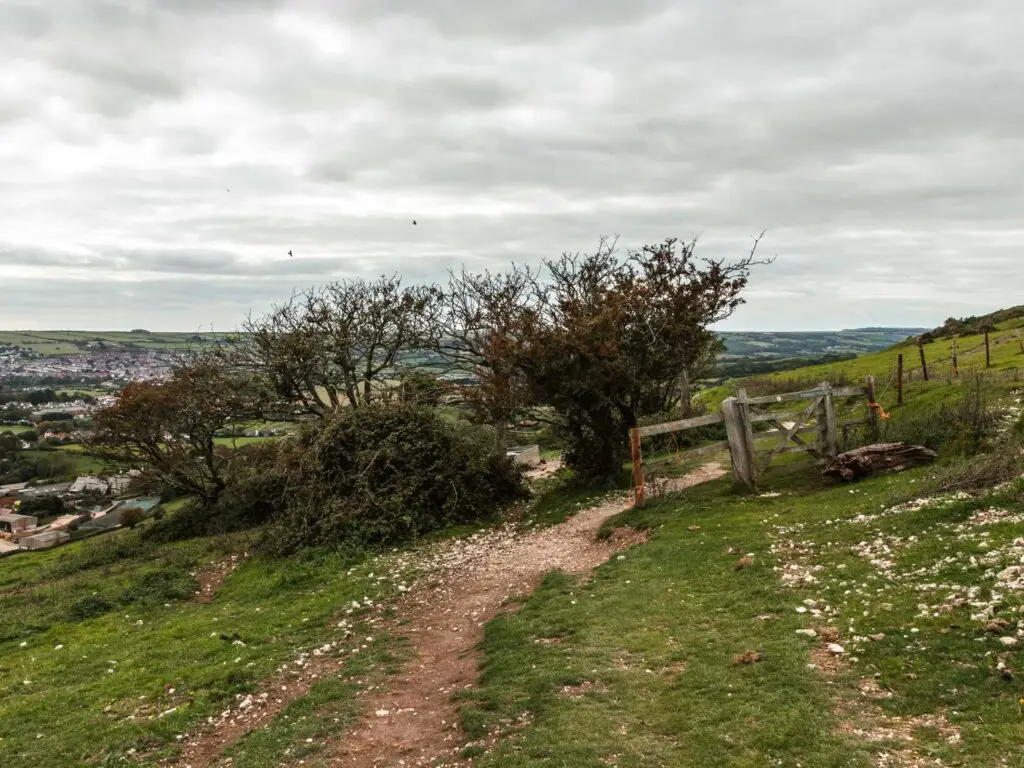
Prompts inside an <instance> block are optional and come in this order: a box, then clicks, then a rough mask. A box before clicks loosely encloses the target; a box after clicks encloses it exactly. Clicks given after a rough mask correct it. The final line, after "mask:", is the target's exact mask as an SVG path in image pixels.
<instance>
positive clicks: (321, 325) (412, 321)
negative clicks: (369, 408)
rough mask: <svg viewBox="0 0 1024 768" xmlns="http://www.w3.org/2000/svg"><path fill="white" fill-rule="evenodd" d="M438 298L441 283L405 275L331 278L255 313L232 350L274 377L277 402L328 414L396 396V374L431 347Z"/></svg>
mask: <svg viewBox="0 0 1024 768" xmlns="http://www.w3.org/2000/svg"><path fill="white" fill-rule="evenodd" d="M437 302H438V292H437V290H436V289H435V288H433V287H430V286H427V287H423V286H411V287H410V286H403V285H402V282H401V279H400V278H398V277H397V276H393V277H384V276H382V277H380V278H378V279H377V280H375V281H373V282H368V281H365V280H346V281H342V282H334V283H329V284H328V285H327V286H325V287H324V288H323V289H320V290H310V291H305V292H302V293H298V294H296V295H294V296H293V297H292V298H291V300H290V301H288V302H287V303H285V304H283V305H281V306H278V307H276V308H275V309H274V310H273V311H272V312H271V313H270V314H269V315H266V316H264V317H261V318H258V319H252V318H250V319H249V320H248V321H247V322H246V323H245V326H244V330H245V331H246V335H245V336H244V337H242V339H241V340H240V343H239V344H236V345H233V346H234V349H233V350H232V351H231V352H230V353H228V354H230V355H231V356H232V357H233V358H234V359H236V360H240V361H241V362H242V364H244V365H247V366H248V367H249V368H250V369H251V370H252V371H253V372H254V373H256V374H257V375H259V376H260V377H261V378H262V379H263V380H264V381H265V382H266V385H267V386H266V389H267V395H268V396H269V397H270V398H271V399H272V400H276V401H277V402H278V403H284V404H290V405H295V404H297V405H299V407H300V408H301V409H302V410H303V411H305V412H307V413H310V414H313V415H316V416H319V417H327V416H330V415H331V414H332V413H334V412H335V411H337V410H339V409H340V408H342V407H344V406H346V405H348V406H351V407H353V408H358V407H363V406H366V405H369V404H371V403H373V402H375V401H377V400H381V399H387V398H388V397H389V395H388V393H387V390H388V388H389V384H388V382H387V379H388V377H389V373H390V372H391V370H392V369H393V367H394V365H395V363H396V362H397V361H398V360H399V358H400V356H401V355H402V354H403V353H406V352H411V351H413V350H415V349H418V348H421V347H423V346H424V345H425V343H426V339H427V334H428V332H429V330H430V328H431V327H432V317H433V315H434V312H435V310H436V306H437Z"/></svg>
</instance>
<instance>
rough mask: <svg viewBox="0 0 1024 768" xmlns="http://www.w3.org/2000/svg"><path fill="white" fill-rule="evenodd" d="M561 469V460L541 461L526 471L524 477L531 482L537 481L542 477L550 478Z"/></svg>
mask: <svg viewBox="0 0 1024 768" xmlns="http://www.w3.org/2000/svg"><path fill="white" fill-rule="evenodd" d="M561 468H562V460H561V459H542V460H541V463H540V464H534V465H533V466H532V467H530V468H529V469H528V470H526V476H527V477H528V478H530V479H531V480H539V479H541V478H542V477H551V476H552V475H554V474H557V473H558V470H560V469H561Z"/></svg>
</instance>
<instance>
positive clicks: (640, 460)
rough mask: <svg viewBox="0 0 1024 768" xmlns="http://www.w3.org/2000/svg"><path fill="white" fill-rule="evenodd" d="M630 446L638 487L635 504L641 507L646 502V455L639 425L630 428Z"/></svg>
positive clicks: (634, 480)
mask: <svg viewBox="0 0 1024 768" xmlns="http://www.w3.org/2000/svg"><path fill="white" fill-rule="evenodd" d="M629 448H630V453H631V454H632V455H633V482H634V483H635V486H634V487H635V489H636V491H635V496H634V504H635V505H636V506H638V507H639V506H641V505H642V504H643V503H644V457H643V453H641V451H640V428H639V427H633V428H632V429H631V430H629Z"/></svg>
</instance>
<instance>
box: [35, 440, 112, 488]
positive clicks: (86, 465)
mask: <svg viewBox="0 0 1024 768" xmlns="http://www.w3.org/2000/svg"><path fill="white" fill-rule="evenodd" d="M57 450H58V451H60V452H62V453H63V454H65V455H66V456H67V457H68V459H69V460H70V462H71V469H70V474H69V475H68V476H67V478H66V479H69V480H70V479H73V478H74V477H76V476H78V475H95V474H100V473H102V472H104V471H105V470H107V464H106V462H104V461H103V460H102V459H98V458H96V457H95V456H89V455H88V454H86V453H85V452H84V451H83V450H82V447H81V446H79V445H74V444H72V445H62V446H58V447H57ZM53 453H54V452H53V451H40V450H33V449H30V450H27V451H21V452H20V453H19V454H18V455H19V456H23V457H25V458H35V459H45V458H48V457H50V456H53ZM59 479H64V478H59Z"/></svg>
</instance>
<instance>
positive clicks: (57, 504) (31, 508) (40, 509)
mask: <svg viewBox="0 0 1024 768" xmlns="http://www.w3.org/2000/svg"><path fill="white" fill-rule="evenodd" d="M18 513H19V514H22V515H35V516H36V517H50V516H55V515H61V514H64V501H63V500H62V499H61V498H60V497H59V496H32V497H29V498H27V499H24V500H22V502H21V504H19V505H18Z"/></svg>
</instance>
